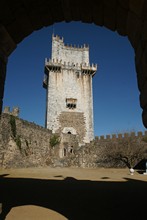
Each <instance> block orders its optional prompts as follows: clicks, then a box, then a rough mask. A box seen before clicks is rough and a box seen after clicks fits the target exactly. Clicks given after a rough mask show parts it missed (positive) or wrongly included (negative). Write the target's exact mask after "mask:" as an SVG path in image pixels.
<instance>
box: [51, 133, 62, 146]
mask: <svg viewBox="0 0 147 220" xmlns="http://www.w3.org/2000/svg"><path fill="white" fill-rule="evenodd" d="M59 143H60V136H59V135H57V134H54V135H53V136H52V137H51V138H50V145H51V147H54V146H56V145H58V144H59Z"/></svg>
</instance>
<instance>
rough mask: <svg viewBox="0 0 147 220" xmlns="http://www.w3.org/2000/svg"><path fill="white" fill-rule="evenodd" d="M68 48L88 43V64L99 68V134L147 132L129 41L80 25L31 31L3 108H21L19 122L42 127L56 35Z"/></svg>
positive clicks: (12, 66) (13, 59) (11, 70)
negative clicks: (49, 62)
mask: <svg viewBox="0 0 147 220" xmlns="http://www.w3.org/2000/svg"><path fill="white" fill-rule="evenodd" d="M53 31H54V34H57V35H59V36H61V37H64V42H65V43H69V44H76V45H83V44H84V43H86V44H89V47H90V63H97V64H98V71H97V73H96V75H95V76H94V78H93V98H94V130H95V135H96V136H100V135H106V134H112V133H118V132H119V133H124V132H130V131H136V132H137V131H145V128H144V126H143V124H142V119H141V113H142V109H141V108H140V105H139V91H138V87H137V79H136V72H135V64H134V50H133V48H132V47H131V45H130V43H129V41H128V39H127V37H122V36H120V35H118V34H117V32H112V31H110V30H108V29H106V28H104V27H98V26H96V25H94V24H84V23H81V22H70V23H64V22H62V23H56V24H54V25H53V26H50V27H47V28H43V29H41V30H39V31H36V32H33V34H31V35H30V36H29V37H27V38H25V39H24V40H23V42H21V43H20V44H19V45H18V46H17V49H16V50H15V51H14V52H13V53H12V54H11V56H10V57H9V61H8V67H7V77H6V84H5V94H4V104H3V107H4V106H10V107H11V109H12V107H13V106H19V107H20V118H23V119H25V120H28V121H31V122H35V123H36V124H39V125H41V126H44V122H45V107H46V103H45V101H46V90H45V89H44V88H43V87H42V81H43V76H44V60H45V58H46V57H47V58H50V57H51V37H52V33H53Z"/></svg>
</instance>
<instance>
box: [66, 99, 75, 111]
mask: <svg viewBox="0 0 147 220" xmlns="http://www.w3.org/2000/svg"><path fill="white" fill-rule="evenodd" d="M76 106H77V99H72V98H70V99H66V108H69V109H75V108H76Z"/></svg>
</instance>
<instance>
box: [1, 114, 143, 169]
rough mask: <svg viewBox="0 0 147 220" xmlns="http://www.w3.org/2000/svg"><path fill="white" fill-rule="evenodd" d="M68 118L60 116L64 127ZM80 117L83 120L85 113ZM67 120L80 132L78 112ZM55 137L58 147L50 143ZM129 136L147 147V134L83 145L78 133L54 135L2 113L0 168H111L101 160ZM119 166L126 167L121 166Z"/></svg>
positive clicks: (97, 140) (107, 162)
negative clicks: (107, 152)
mask: <svg viewBox="0 0 147 220" xmlns="http://www.w3.org/2000/svg"><path fill="white" fill-rule="evenodd" d="M78 114H79V113H78ZM66 117H70V115H69V114H68V113H66V114H65V115H61V118H60V120H61V122H62V123H63V124H64V122H66ZM80 117H83V116H82V113H81V116H80ZM12 119H15V125H16V131H15V132H14V128H12V123H11V122H10V121H11V120H12ZM77 119H78V120H77ZM68 121H71V124H72V125H73V126H77V130H78V129H81V126H82V125H81V124H80V122H81V120H80V119H79V115H77V113H75V115H74V117H70V120H68ZM62 123H61V124H62ZM71 124H70V125H69V126H71ZM54 135H58V136H59V139H60V142H59V143H58V144H57V145H56V146H51V144H50V140H51V138H52V137H54ZM129 137H131V140H133V142H131V143H133V144H134V141H135V142H136V143H138V146H139V147H140V146H141V148H144V147H146V148H147V131H145V132H144V133H143V132H138V133H134V132H132V133H125V134H117V135H115V134H113V135H106V137H105V136H101V137H96V138H95V140H94V141H92V142H91V143H89V144H85V145H84V146H80V145H79V139H80V136H78V135H76V134H74V135H73V134H70V133H68V134H67V133H66V134H64V133H60V132H59V133H58V134H52V132H51V131H50V130H48V129H45V128H43V127H41V126H38V125H36V124H34V123H31V122H28V121H25V120H22V119H19V118H18V117H15V116H13V115H11V114H6V113H3V114H2V115H1V120H0V167H3V168H15V167H16V168H21V167H34V166H35V167H36V166H40V167H44V166H51V167H57V166H58V167H71V166H72V167H91V168H95V167H102V166H105V167H111V166H113V165H114V164H113V163H111V162H110V161H106V162H104V161H103V159H102V158H103V157H105V150H106V148H109V149H110V151H111V147H112V146H113V145H117V146H119V145H118V144H117V143H118V142H119V141H121V140H124V139H127V138H129ZM146 152H147V149H146ZM142 156H144V155H142ZM118 165H119V166H120V167H122V166H124V164H122V163H119V164H118Z"/></svg>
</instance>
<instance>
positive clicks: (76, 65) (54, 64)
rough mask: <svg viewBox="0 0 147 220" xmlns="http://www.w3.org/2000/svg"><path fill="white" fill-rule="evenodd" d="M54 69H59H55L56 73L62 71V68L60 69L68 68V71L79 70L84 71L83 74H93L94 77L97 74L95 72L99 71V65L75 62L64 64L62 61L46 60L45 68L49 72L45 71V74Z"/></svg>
mask: <svg viewBox="0 0 147 220" xmlns="http://www.w3.org/2000/svg"><path fill="white" fill-rule="evenodd" d="M54 67H57V68H56V69H55V71H58V70H60V69H61V68H58V67H62V68H67V69H71V68H73V69H75V68H76V69H79V70H83V73H86V72H89V73H90V72H91V73H92V74H93V75H94V74H95V72H96V71H97V64H93V63H92V65H90V64H89V63H74V62H65V61H64V62H63V61H62V60H58V59H47V58H46V59H45V68H46V69H47V71H45V73H46V72H47V73H48V70H49V69H51V68H52V69H53V68H54Z"/></svg>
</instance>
